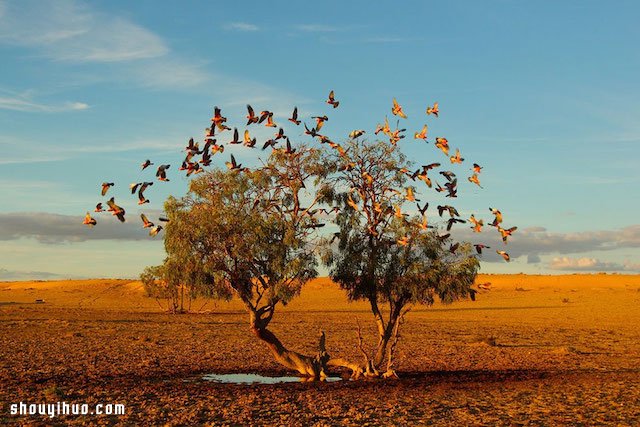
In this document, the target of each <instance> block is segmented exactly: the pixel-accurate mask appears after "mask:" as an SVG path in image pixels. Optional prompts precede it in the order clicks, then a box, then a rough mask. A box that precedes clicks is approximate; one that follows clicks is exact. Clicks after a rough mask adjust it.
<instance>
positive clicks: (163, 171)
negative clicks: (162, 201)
mask: <svg viewBox="0 0 640 427" xmlns="http://www.w3.org/2000/svg"><path fill="white" fill-rule="evenodd" d="M170 167H171V165H160V166H159V167H158V170H157V172H156V176H157V177H158V180H160V181H169V179H168V178H167V169H169V168H170Z"/></svg>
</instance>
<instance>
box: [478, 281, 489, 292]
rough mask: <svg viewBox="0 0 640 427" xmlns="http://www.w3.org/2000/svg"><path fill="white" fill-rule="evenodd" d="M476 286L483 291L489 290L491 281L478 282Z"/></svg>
mask: <svg viewBox="0 0 640 427" xmlns="http://www.w3.org/2000/svg"><path fill="white" fill-rule="evenodd" d="M476 286H477V287H478V289H482V290H483V291H489V290H491V282H484V283H478V284H477V285H476Z"/></svg>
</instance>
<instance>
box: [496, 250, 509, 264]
mask: <svg viewBox="0 0 640 427" xmlns="http://www.w3.org/2000/svg"><path fill="white" fill-rule="evenodd" d="M496 253H497V254H498V255H500V256H501V257H502V258H504V260H505V261H507V262H509V261H510V260H511V257H510V256H509V254H508V253H506V252H505V251H496Z"/></svg>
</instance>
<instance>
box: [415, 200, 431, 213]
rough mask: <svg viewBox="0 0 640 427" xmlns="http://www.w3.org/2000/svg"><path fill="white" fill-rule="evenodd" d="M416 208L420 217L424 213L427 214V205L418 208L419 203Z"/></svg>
mask: <svg viewBox="0 0 640 427" xmlns="http://www.w3.org/2000/svg"><path fill="white" fill-rule="evenodd" d="M416 206H417V207H418V212H420V214H421V215H424V214H425V212H427V208H429V203H428V202H427V203H425V204H424V207H423V208H421V207H420V204H419V203H416Z"/></svg>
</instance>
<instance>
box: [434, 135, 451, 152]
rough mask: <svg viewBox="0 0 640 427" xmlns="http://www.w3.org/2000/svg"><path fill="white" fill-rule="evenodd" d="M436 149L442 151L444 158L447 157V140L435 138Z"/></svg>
mask: <svg viewBox="0 0 640 427" xmlns="http://www.w3.org/2000/svg"><path fill="white" fill-rule="evenodd" d="M436 147H437V148H439V149H440V150H442V152H443V153H444V154H445V155H446V156H448V155H449V141H448V140H447V138H440V137H436Z"/></svg>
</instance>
